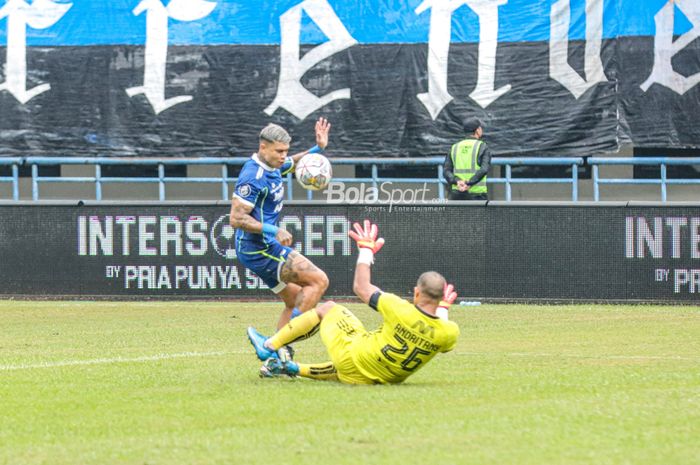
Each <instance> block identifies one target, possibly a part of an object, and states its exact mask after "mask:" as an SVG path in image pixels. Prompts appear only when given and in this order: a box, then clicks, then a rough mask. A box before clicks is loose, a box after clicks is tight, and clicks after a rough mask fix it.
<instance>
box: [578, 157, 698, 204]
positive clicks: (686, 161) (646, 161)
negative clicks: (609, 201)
mask: <svg viewBox="0 0 700 465" xmlns="http://www.w3.org/2000/svg"><path fill="white" fill-rule="evenodd" d="M588 164H589V165H591V166H592V170H593V174H592V175H593V200H594V201H596V202H598V201H600V185H601V184H637V185H641V184H658V185H660V186H661V201H662V202H666V197H667V195H666V194H667V193H666V186H667V185H668V184H675V185H691V184H700V179H668V177H667V176H666V167H667V166H668V165H700V157H693V158H668V157H649V158H647V157H644V158H620V157H615V158H600V157H591V158H589V159H588ZM599 165H647V166H649V165H651V166H660V167H661V172H660V178H659V179H626V178H624V179H620V178H601V177H600V173H599V171H598V170H599Z"/></svg>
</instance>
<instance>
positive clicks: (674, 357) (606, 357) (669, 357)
mask: <svg viewBox="0 0 700 465" xmlns="http://www.w3.org/2000/svg"><path fill="white" fill-rule="evenodd" d="M456 355H466V356H502V357H547V358H575V359H603V360H690V361H694V360H700V357H682V356H680V355H577V354H547V353H528V352H457V353H456Z"/></svg>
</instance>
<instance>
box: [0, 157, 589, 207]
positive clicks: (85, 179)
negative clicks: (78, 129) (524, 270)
mask: <svg viewBox="0 0 700 465" xmlns="http://www.w3.org/2000/svg"><path fill="white" fill-rule="evenodd" d="M248 159H249V158H248V157H200V158H155V157H154V158H119V157H109V158H107V157H14V158H0V165H10V166H12V176H5V177H0V182H12V183H13V200H19V188H18V185H19V167H20V166H28V167H30V168H31V175H32V200H39V199H40V194H39V186H40V185H41V184H46V183H94V185H95V200H97V201H101V200H102V186H103V184H106V183H157V184H158V199H159V200H160V201H163V200H165V199H166V189H165V187H166V184H168V183H209V184H220V185H221V198H222V199H223V200H227V199H228V198H229V183H234V182H236V180H237V178H236V177H235V176H231V175H230V172H229V167H230V166H241V165H243V164H244V163H245V162H246V161H248ZM332 161H333V164H334V165H338V166H342V165H353V166H358V165H364V166H369V167H370V169H371V174H370V177H353V178H340V177H336V178H334V179H333V181H335V182H343V183H348V184H362V183H365V184H370V185H371V186H372V187H374V188H378V187H379V186H380V185H381V184H382V183H385V182H391V183H408V184H426V185H435V186H437V194H438V198H439V199H440V200H444V198H445V190H444V189H443V186H444V185H445V184H446V182H445V178H444V176H443V163H444V157H425V158H333V160H332ZM492 164H493V165H496V166H505V173H506V174H505V177H503V178H499V177H490V178H489V179H488V182H489V184H504V185H505V193H506V200H507V201H510V200H511V198H512V195H511V193H512V188H511V186H512V185H513V184H536V183H568V184H571V198H572V200H573V201H576V200H578V170H577V167H578V166H580V165H582V164H583V158H577V157H570V158H535V157H529V158H494V159H493V160H492ZM58 165H93V166H94V167H95V172H94V173H95V174H94V176H43V175H40V172H39V167H41V166H58ZM107 165H140V166H155V167H157V175H156V176H147V177H123V176H122V177H115V176H112V177H108V176H103V175H102V167H103V166H107ZM177 165H179V166H182V165H220V166H221V173H220V175H219V176H216V177H186V176H180V177H178V176H166V169H165V168H166V167H168V166H177ZM525 165H527V166H542V165H549V166H552V165H565V166H568V165H570V166H571V167H572V170H571V171H572V175H571V177H569V178H527V177H522V178H514V177H513V176H512V167H513V166H525ZM385 166H428V167H435V168H437V175H436V176H432V177H423V178H410V177H383V176H380V175H379V168H380V167H385ZM286 183H287V198H288V199H289V200H291V199H293V198H294V189H295V183H294V182H293V177H292V175H291V174H289V175H288V176H287V179H286ZM297 189H299V187H298V186H297ZM306 195H307V198H308V199H312V198H313V193H312V192H311V191H307V194H306Z"/></svg>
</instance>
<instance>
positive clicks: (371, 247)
mask: <svg viewBox="0 0 700 465" xmlns="http://www.w3.org/2000/svg"><path fill="white" fill-rule="evenodd" d="M353 228H354V229H355V230H354V231H350V232H349V233H348V234H349V235H350V237H351V238H352V239H354V240H355V242H357V247H358V248H359V255H358V257H357V266H356V267H355V279H354V280H353V283H352V290H353V292H354V293H355V295H357V297H359V298H360V300H362V301H363V302H364V303H366V304H368V303H369V300H370V298H371V297H372V295H373V294H374V293H375V292H377V291H379V290H380V289H379V288H378V287H377V286H375V285H374V284H372V282H371V271H370V267H371V266H372V263H374V254H375V253H376V252H379V249H381V248H382V246H383V245H384V239H383V238H379V239H377V235H378V233H379V231H378V230H377V225H376V224H372V223H370V222H369V220H365V221H364V227H362V226H360V225H359V224H358V223H355V224H354V225H353Z"/></svg>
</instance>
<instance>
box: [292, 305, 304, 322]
mask: <svg viewBox="0 0 700 465" xmlns="http://www.w3.org/2000/svg"><path fill="white" fill-rule="evenodd" d="M301 314H302V312H301V311H299V309H298V308H296V307H294V308H293V309H292V316H291V317H290V318H289V319H290V320H292V319H294V318H296V317H298V316H299V315H301Z"/></svg>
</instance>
